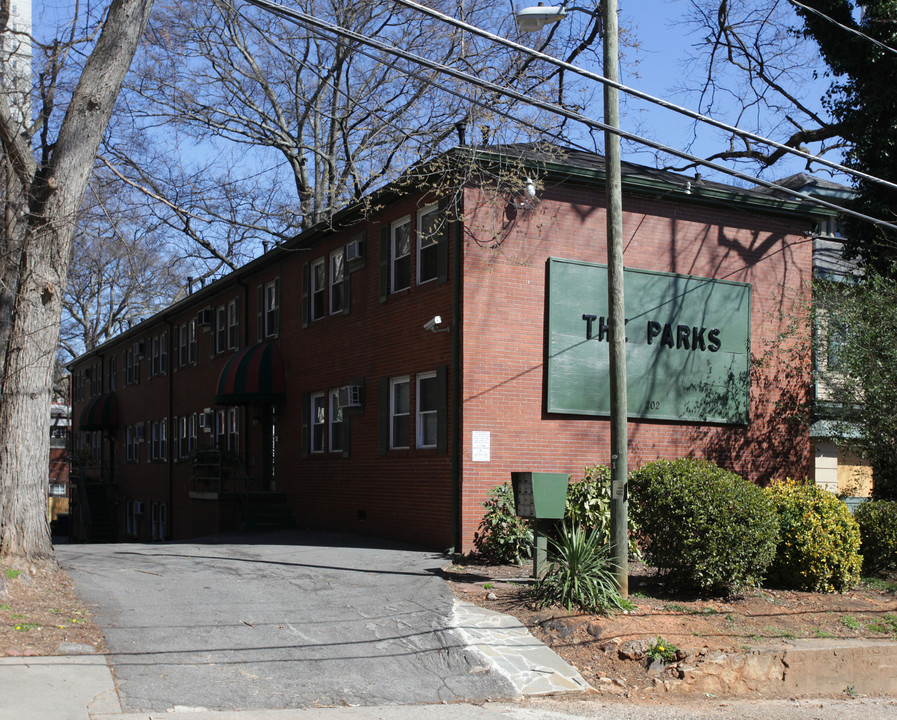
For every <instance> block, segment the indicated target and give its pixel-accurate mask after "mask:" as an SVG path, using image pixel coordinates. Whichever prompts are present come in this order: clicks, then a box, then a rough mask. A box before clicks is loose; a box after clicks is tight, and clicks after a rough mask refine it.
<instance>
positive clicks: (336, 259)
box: [330, 248, 346, 315]
mask: <svg viewBox="0 0 897 720" xmlns="http://www.w3.org/2000/svg"><path fill="white" fill-rule="evenodd" d="M344 263H345V255H344V254H343V250H342V248H340V249H339V250H336V251H335V252H332V253H330V314H331V315H334V314H336V313H340V312H342V311H343V302H344V298H343V281H344V279H345V276H346V275H345V264H344Z"/></svg>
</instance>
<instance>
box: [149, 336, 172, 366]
mask: <svg viewBox="0 0 897 720" xmlns="http://www.w3.org/2000/svg"><path fill="white" fill-rule="evenodd" d="M167 346H168V333H167V332H164V333H162V334H161V335H157V336H156V337H154V338H153V339H152V342H151V343H150V375H151V376H155V375H162V374H163V373H165V372H166V370H167V369H168V347H167Z"/></svg>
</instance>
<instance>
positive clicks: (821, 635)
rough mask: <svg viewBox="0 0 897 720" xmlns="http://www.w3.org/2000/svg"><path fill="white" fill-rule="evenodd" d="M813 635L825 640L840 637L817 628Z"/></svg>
mask: <svg viewBox="0 0 897 720" xmlns="http://www.w3.org/2000/svg"><path fill="white" fill-rule="evenodd" d="M813 635H814V636H815V637H818V638H821V639H823V640H828V639H830V638H836V637H838V636H837V635H835V634H834V633H830V632H829V631H828V630H823V629H822V628H816V630H814V631H813Z"/></svg>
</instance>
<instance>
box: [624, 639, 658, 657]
mask: <svg viewBox="0 0 897 720" xmlns="http://www.w3.org/2000/svg"><path fill="white" fill-rule="evenodd" d="M650 646H651V643H650V642H648V641H647V640H627V641H626V642H624V643H623V644H622V645H620V647H619V648H617V655H619V656H620V657H621V658H622V659H623V660H641V659H642V658H644V657H645V653H646V652H647V651H648V648H649V647H650Z"/></svg>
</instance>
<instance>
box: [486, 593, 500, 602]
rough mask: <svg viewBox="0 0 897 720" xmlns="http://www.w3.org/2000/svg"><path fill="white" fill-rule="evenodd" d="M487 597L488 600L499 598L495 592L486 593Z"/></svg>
mask: <svg viewBox="0 0 897 720" xmlns="http://www.w3.org/2000/svg"><path fill="white" fill-rule="evenodd" d="M486 599H487V600H498V595H496V594H495V593H494V592H490V593H489V594H487V595H486Z"/></svg>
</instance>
